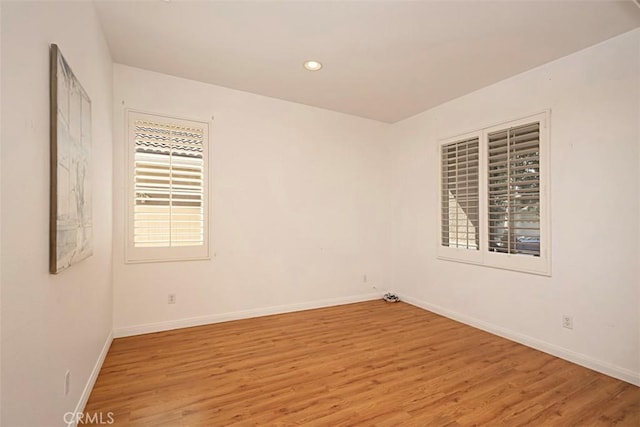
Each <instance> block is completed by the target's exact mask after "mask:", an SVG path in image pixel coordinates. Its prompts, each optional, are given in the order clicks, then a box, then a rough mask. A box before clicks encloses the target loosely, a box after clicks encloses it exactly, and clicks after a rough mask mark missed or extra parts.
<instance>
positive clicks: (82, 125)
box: [49, 44, 93, 274]
mask: <svg viewBox="0 0 640 427" xmlns="http://www.w3.org/2000/svg"><path fill="white" fill-rule="evenodd" d="M50 64H51V67H50V75H51V81H50V91H51V103H50V108H51V119H50V126H51V129H50V130H51V197H50V203H51V208H50V218H49V228H50V233H49V234H50V249H49V271H50V272H51V273H56V274H57V273H59V272H61V271H62V270H64V269H66V268H69V267H70V266H71V265H73V264H75V263H77V262H79V261H81V260H83V259H85V258H87V257H89V256H91V255H92V254H93V228H92V212H91V206H92V205H91V100H90V99H89V96H88V95H87V92H86V91H85V90H84V89H83V87H82V85H81V84H80V82H79V81H78V79H77V78H76V76H75V75H74V74H73V71H71V68H70V67H69V64H68V63H67V61H66V60H65V59H64V57H63V56H62V53H60V49H59V48H58V46H57V45H55V44H52V45H51V58H50Z"/></svg>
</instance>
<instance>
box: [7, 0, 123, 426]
mask: <svg viewBox="0 0 640 427" xmlns="http://www.w3.org/2000/svg"><path fill="white" fill-rule="evenodd" d="M1 31H2V32H1V39H2V76H1V79H2V80H1V86H0V87H1V91H2V101H1V102H2V104H1V108H2V129H1V133H0V137H1V141H2V148H1V149H2V151H1V156H0V158H1V163H0V164H1V168H0V170H1V175H0V181H1V184H2V187H1V192H0V194H1V199H0V203H1V204H2V218H1V223H0V226H1V228H2V246H1V251H2V260H1V262H0V268H1V280H2V296H1V302H2V381H1V383H2V387H1V388H2V424H3V425H6V426H44V425H46V426H55V425H65V423H64V421H63V415H64V413H65V412H67V411H73V410H75V409H76V406H77V405H78V404H79V403H82V399H83V398H86V395H83V391H84V388H85V386H86V385H87V382H88V381H89V380H90V379H91V374H92V370H93V369H94V366H95V364H96V361H97V360H99V356H100V354H101V351H102V350H103V346H104V345H105V342H107V341H108V339H109V336H110V333H111V329H112V303H113V300H112V285H111V282H112V279H111V275H112V273H111V270H112V255H111V248H112V224H111V212H112V169H111V164H112V161H111V156H112V144H111V135H112V120H111V113H112V63H111V58H110V55H109V52H108V49H107V46H106V43H105V40H104V38H103V35H102V32H101V29H100V25H99V22H98V21H97V18H96V15H95V12H94V9H93V5H92V4H90V3H79V2H74V3H31V2H22V3H13V2H3V4H2V22H1ZM50 43H57V44H58V45H59V46H60V48H61V50H62V53H63V54H64V55H65V57H66V59H67V61H68V62H69V64H70V65H71V67H72V69H73V70H74V73H75V74H76V76H77V77H78V79H79V80H80V81H81V82H82V84H83V86H84V88H85V89H86V90H87V92H88V93H89V96H90V97H91V101H92V125H93V127H92V134H93V145H92V150H93V152H92V154H93V171H92V172H93V221H94V222H93V226H94V239H95V240H94V255H93V256H92V257H90V258H89V259H87V260H84V261H82V262H80V263H79V264H77V265H74V266H72V267H71V268H70V269H69V270H66V271H63V272H62V273H60V274H59V275H50V274H49V273H48V259H49V256H48V248H49V44H50ZM67 369H70V370H71V387H70V393H69V395H68V396H66V397H65V396H64V393H63V384H64V374H65V372H66V370H67Z"/></svg>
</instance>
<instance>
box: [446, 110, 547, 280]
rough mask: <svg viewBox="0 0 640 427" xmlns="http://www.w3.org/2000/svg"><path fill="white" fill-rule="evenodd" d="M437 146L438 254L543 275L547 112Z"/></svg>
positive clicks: (462, 260) (545, 222)
mask: <svg viewBox="0 0 640 427" xmlns="http://www.w3.org/2000/svg"><path fill="white" fill-rule="evenodd" d="M438 145H439V149H440V152H439V154H440V155H439V163H440V165H439V166H440V194H439V197H440V200H439V202H440V215H439V220H438V222H439V233H440V238H439V244H438V248H437V253H438V258H440V259H445V260H452V261H460V262H466V263H472V264H479V265H485V266H490V267H497V268H504V269H509V270H516V271H521V272H527V273H534V274H543V275H549V274H551V257H550V247H549V243H550V241H551V238H550V227H549V225H550V211H549V193H548V183H549V112H548V111H547V112H543V113H540V114H536V115H533V116H529V117H526V118H522V119H518V120H514V121H511V122H508V123H503V124H500V125H496V126H492V127H486V128H484V129H480V130H477V131H475V132H471V133H467V134H465V135H461V136H457V137H454V138H449V139H446V140H441V141H439V144H438Z"/></svg>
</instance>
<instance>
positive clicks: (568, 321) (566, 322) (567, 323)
mask: <svg viewBox="0 0 640 427" xmlns="http://www.w3.org/2000/svg"><path fill="white" fill-rule="evenodd" d="M562 327H563V328H567V329H573V317H571V316H567V315H566V314H565V315H563V316H562Z"/></svg>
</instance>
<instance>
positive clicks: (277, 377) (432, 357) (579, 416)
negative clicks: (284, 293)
mask: <svg viewBox="0 0 640 427" xmlns="http://www.w3.org/2000/svg"><path fill="white" fill-rule="evenodd" d="M85 412H87V413H95V412H102V413H104V414H106V413H108V412H113V414H114V415H113V417H114V419H115V425H121V426H223V425H234V426H251V425H257V426H264V425H273V426H293V425H312V426H337V425H372V426H395V425H407V426H416V425H437V426H470V425H489V426H494V425H557V426H572V425H575V426H587V425H622V426H627V425H628V426H638V425H640V388H638V387H635V386H633V385H631V384H627V383H624V382H622V381H618V380H616V379H613V378H610V377H607V376H605V375H602V374H599V373H596V372H593V371H591V370H589V369H586V368H583V367H580V366H577V365H575V364H572V363H570V362H567V361H564V360H561V359H558V358H556V357H553V356H550V355H548V354H545V353H542V352H539V351H536V350H533V349H531V348H528V347H525V346H522V345H520V344H516V343H514V342H511V341H508V340H506V339H503V338H500V337H496V336H493V335H491V334H489V333H486V332H483V331H480V330H477V329H474V328H472V327H469V326H466V325H463V324H461V323H458V322H455V321H452V320H449V319H446V318H444V317H441V316H438V315H435V314H433V313H430V312H427V311H424V310H421V309H419V308H416V307H413V306H410V305H407V304H404V303H398V304H388V303H385V302H383V301H371V302H366V303H358V304H350V305H343V306H337V307H328V308H323V309H318V310H309V311H304V312H297V313H289V314H282V315H276V316H266V317H261V318H254V319H245V320H239V321H233V322H226V323H219V324H213V325H207V326H200V327H194V328H187V329H181V330H175V331H167V332H161V333H155V334H148V335H141V336H136V337H128V338H121V339H116V340H114V342H113V344H112V346H111V349H110V350H109V353H108V355H107V358H106V360H105V362H104V365H103V368H102V370H101V372H100V375H99V377H98V379H97V381H96V384H95V387H94V389H93V392H92V394H91V397H90V399H89V402H88V403H87V406H86V409H85Z"/></svg>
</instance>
